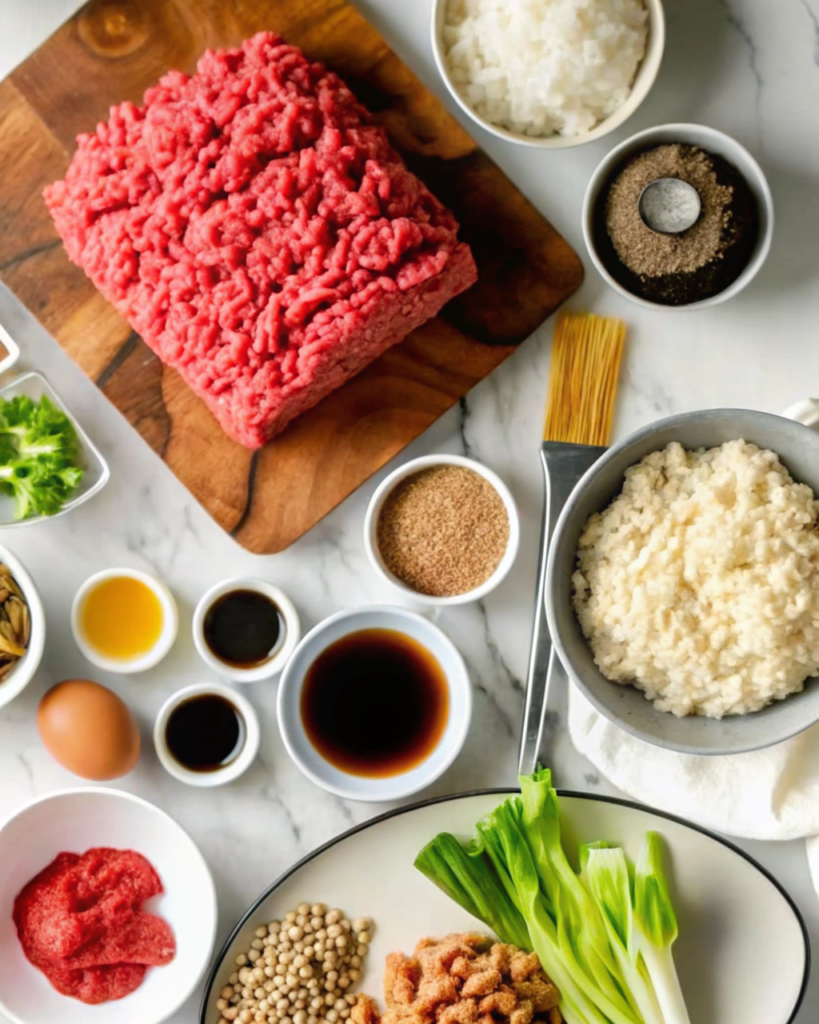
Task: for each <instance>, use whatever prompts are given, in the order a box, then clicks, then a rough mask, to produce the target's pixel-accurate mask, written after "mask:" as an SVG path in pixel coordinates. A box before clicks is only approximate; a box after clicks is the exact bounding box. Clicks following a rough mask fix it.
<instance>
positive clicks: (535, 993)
mask: <svg viewBox="0 0 819 1024" xmlns="http://www.w3.org/2000/svg"><path fill="white" fill-rule="evenodd" d="M384 997H385V1000H386V1004H387V1009H386V1012H385V1013H384V1015H383V1017H382V1018H381V1024H561V1021H562V1020H563V1018H562V1016H561V1014H560V1011H559V1009H558V1003H559V1001H560V993H559V992H558V990H557V988H556V987H555V986H554V985H553V984H552V982H551V981H550V980H549V979H548V978H547V977H546V974H545V973H544V971H543V969H542V968H541V966H540V961H539V960H538V958H537V956H536V955H535V954H534V953H524V952H523V951H522V950H520V949H518V948H517V947H516V946H509V945H506V944H504V943H501V942H496V943H493V942H492V940H491V939H488V938H486V937H485V936H482V935H471V934H464V935H448V936H447V937H446V938H445V939H440V940H437V939H422V940H421V941H420V942H419V943H418V945H417V946H416V948H415V953H414V955H413V956H411V957H408V956H404V954H403V953H391V954H390V955H389V956H388V957H387V964H386V968H385V972H384ZM367 1002H368V1003H371V1000H368V1001H367ZM360 1003H361V1000H359V1004H360ZM376 1013H377V1011H376V1009H375V1007H374V1006H372V1005H368V1006H367V1007H366V1008H363V1007H362V1008H361V1009H359V1005H357V1006H356V1007H355V1008H354V1009H353V1012H352V1014H351V1016H352V1019H353V1024H377V1017H374V1016H373V1014H376Z"/></svg>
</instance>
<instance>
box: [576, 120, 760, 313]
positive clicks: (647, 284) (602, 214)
mask: <svg viewBox="0 0 819 1024" xmlns="http://www.w3.org/2000/svg"><path fill="white" fill-rule="evenodd" d="M773 222H774V214H773V199H772V197H771V191H770V188H769V187H768V183H767V181H766V179H765V175H764V173H763V171H762V169H761V168H760V166H759V164H758V163H757V162H756V160H755V159H754V158H753V156H751V154H750V153H749V152H748V150H747V149H745V148H744V147H743V146H741V145H740V144H739V142H737V141H736V140H735V139H732V138H731V137H730V136H729V135H725V134H724V133H723V132H720V131H717V130H716V129H714V128H708V127H706V126H704V125H696V124H668V125H662V126H660V127H657V128H649V129H648V130H647V131H644V132H640V133H638V134H637V135H634V136H632V137H631V138H630V139H626V141H625V142H623V143H621V144H620V145H619V146H617V147H616V148H615V149H613V150H612V151H611V153H609V155H608V156H607V157H606V158H605V160H603V162H602V163H601V164H600V166H599V167H598V168H597V170H596V171H595V173H594V174H593V175H592V179H591V181H590V183H589V187H588V189H587V191H586V199H585V202H584V205H583V234H584V237H585V240H586V245H587V247H588V250H589V254H590V255H591V258H592V260H593V262H594V264H595V266H596V267H597V269H598V270H599V271H600V273H601V274H602V276H603V277H604V278H605V279H606V280H607V281H608V283H609V284H610V285H611V286H612V287H613V288H615V289H616V290H617V291H619V292H620V293H621V294H622V295H625V296H627V297H628V298H630V299H631V300H632V301H634V302H637V303H639V304H640V305H642V306H648V307H650V308H652V309H658V308H659V309H663V308H666V309H667V308H672V309H673V308H676V309H687V310H691V309H702V308H703V307H705V306H712V305H715V304H716V303H718V302H725V300H726V299H730V298H732V297H733V296H735V295H737V294H738V293H739V292H740V291H742V289H743V288H745V286H746V285H747V284H749V283H750V281H751V280H752V279H753V278H754V277H755V276H756V274H757V272H758V271H759V270H760V268H761V267H762V264H763V263H764V262H765V259H766V258H767V256H768V252H769V250H770V247H771V238H772V235H773Z"/></svg>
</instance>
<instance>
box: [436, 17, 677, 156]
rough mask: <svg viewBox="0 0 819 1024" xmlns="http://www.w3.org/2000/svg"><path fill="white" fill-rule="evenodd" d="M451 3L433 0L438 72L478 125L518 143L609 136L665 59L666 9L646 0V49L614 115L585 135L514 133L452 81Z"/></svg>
mask: <svg viewBox="0 0 819 1024" xmlns="http://www.w3.org/2000/svg"><path fill="white" fill-rule="evenodd" d="M449 2H450V0H433V5H432V53H433V56H434V57H435V64H436V65H437V67H438V73H439V74H440V76H441V78H442V79H443V80H444V84H445V85H446V87H447V89H448V90H449V93H450V95H451V96H452V98H453V99H454V100H455V102H456V103H457V104H458V106H459V107H460V108H461V110H463V111H464V113H465V114H467V115H468V116H469V117H470V118H471V119H472V120H473V121H474V122H475V124H478V125H480V127H481V128H483V129H484V130H485V131H487V132H490V134H492V135H494V136H496V137H497V138H499V139H506V140H507V141H509V142H517V143H518V144H519V145H523V146H532V147H535V148H538V149H568V148H570V147H571V146H582V145H583V144H585V143H586V142H594V141H595V140H596V139H602V138H603V136H604V135H608V134H609V132H613V131H614V129H615V128H619V127H620V125H621V124H623V123H624V122H625V121H627V120H628V119H629V118H630V117H631V116H632V114H634V113H635V112H636V111H637V109H638V108H639V107H640V106H641V105H642V103H643V100H645V98H646V96H648V94H649V93H650V92H651V89H652V87H653V85H654V82H655V81H656V79H657V74H658V73H659V70H660V65H661V64H662V61H663V52H664V51H665V11H664V9H663V4H662V0H645V4H646V7H647V8H648V17H649V29H648V41H647V43H646V52H645V55H644V57H643V59H642V61H641V63H640V66H639V68H638V69H637V74H636V76H635V78H634V83H633V84H632V87H631V92H630V93H629V95H628V97H627V99H626V101H625V103H623V104H622V106H620V107H618V108H617V110H615V111H614V113H613V114H611V115H610V116H609V117H607V118H605V120H603V121H601V122H600V124H598V125H596V126H595V127H594V128H592V130H591V131H589V132H584V133H583V134H582V135H547V136H542V137H538V136H536V135H519V134H518V133H517V132H510V131H508V130H507V129H506V128H500V127H499V126H498V125H496V124H492V123H491V121H486V120H484V118H482V117H481V116H480V115H479V114H477V113H476V112H475V111H474V110H473V109H472V107H470V106H469V104H468V103H467V102H466V100H465V99H464V98H463V96H461V94H460V92H459V91H458V89H457V88H456V86H455V83H454V82H453V81H452V78H451V76H450V73H449V66H448V64H447V59H446V48H445V47H444V42H443V33H444V15H445V13H446V6H447V4H448V3H449Z"/></svg>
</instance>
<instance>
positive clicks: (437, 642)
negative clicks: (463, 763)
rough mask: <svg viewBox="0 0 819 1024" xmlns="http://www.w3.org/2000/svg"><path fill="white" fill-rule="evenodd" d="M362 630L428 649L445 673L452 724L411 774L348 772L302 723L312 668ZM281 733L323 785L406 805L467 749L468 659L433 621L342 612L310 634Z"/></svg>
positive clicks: (283, 701)
mask: <svg viewBox="0 0 819 1024" xmlns="http://www.w3.org/2000/svg"><path fill="white" fill-rule="evenodd" d="M362 629H392V630H395V631H396V632H399V633H403V634H404V635H405V636H408V637H411V638H412V639H413V640H415V641H416V642H417V643H419V644H421V645H422V646H423V647H425V648H426V649H427V650H428V651H429V652H430V653H431V654H432V655H433V656H434V657H435V658H437V660H438V663H439V664H440V666H441V668H442V669H443V672H444V675H445V676H446V680H447V684H448V687H449V719H448V721H447V725H446V728H445V730H444V735H443V736H442V738H441V741H440V743H439V744H438V746H437V747H436V748H435V750H433V752H432V753H431V754H430V755H429V757H427V758H426V760H424V761H422V762H421V764H419V765H417V766H416V767H415V768H412V769H411V770H410V771H407V772H403V773H402V774H400V775H392V776H390V777H388V778H379V779H373V778H367V777H365V776H361V775H351V774H349V773H348V772H343V771H341V770H340V769H338V768H336V767H335V766H334V765H332V764H330V763H329V762H328V761H326V760H325V759H324V758H323V757H322V755H321V754H320V753H319V752H318V751H317V750H316V748H315V747H314V746H313V744H312V743H311V742H310V740H309V738H308V736H307V733H306V732H305V730H304V725H303V723H302V718H301V695H302V689H303V686H304V679H305V676H306V674H307V671H308V669H309V668H310V666H311V665H312V664H313V662H314V661H315V660H316V658H317V657H318V656H319V655H320V654H321V653H322V651H324V650H326V649H327V648H328V647H329V646H330V645H331V644H334V643H335V642H336V641H337V640H341V638H342V637H345V636H349V634H350V633H357V632H358V631H359V630H362ZM278 716H279V728H280V729H281V734H282V739H283V740H284V745H285V747H286V748H287V752H288V753H289V754H290V756H291V757H292V758H293V760H294V761H295V762H296V764H297V765H298V766H299V768H301V770H302V771H303V772H304V774H305V775H306V776H307V777H308V778H309V779H312V781H313V782H315V783H316V785H317V786H321V787H322V788H323V789H326V790H328V791H329V792H330V793H335V794H336V796H341V797H346V798H347V799H349V800H362V801H366V802H378V801H382V800H400V799H402V798H403V797H407V796H410V795H411V794H412V793H417V792H418V791H419V790H421V789H424V788H426V787H427V786H429V785H431V784H432V783H433V782H434V781H435V780H436V779H437V778H438V777H439V776H441V775H443V773H444V772H445V771H446V770H447V768H449V766H450V765H451V764H452V762H453V761H454V760H455V758H456V757H457V756H458V753H459V752H460V750H461V747H462V746H463V745H464V741H465V740H466V737H467V733H468V732H469V723H470V719H471V717H472V687H471V685H470V683H469V675H468V673H467V670H466V665H465V664H464V660H463V658H462V657H461V655H460V653H459V652H458V650H457V648H456V647H455V645H454V644H453V643H452V641H451V640H450V639H449V638H448V637H447V636H446V635H445V634H444V633H442V632H441V630H440V629H439V628H438V627H437V626H436V625H435V624H434V623H432V622H430V621H429V620H428V619H425V618H424V617H423V616H421V615H418V614H416V613H415V612H411V611H407V610H406V609H405V608H392V607H389V606H387V605H383V606H376V607H370V608H357V609H355V610H354V611H343V612H338V613H337V614H336V615H331V616H330V618H329V619H325V620H324V622H321V623H319V625H318V626H315V627H314V628H313V629H311V630H310V632H309V633H307V634H306V636H305V637H304V639H303V640H302V642H301V643H300V644H299V646H298V647H297V648H296V652H295V654H294V655H293V657H292V658H291V659H290V663H289V664H288V666H287V668H286V669H285V670H284V674H283V675H282V678H281V681H280V683H279V697H278Z"/></svg>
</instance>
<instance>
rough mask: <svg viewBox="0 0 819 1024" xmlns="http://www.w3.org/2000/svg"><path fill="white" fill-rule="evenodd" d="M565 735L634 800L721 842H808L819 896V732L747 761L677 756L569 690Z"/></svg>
mask: <svg viewBox="0 0 819 1024" xmlns="http://www.w3.org/2000/svg"><path fill="white" fill-rule="evenodd" d="M569 732H570V734H571V738H572V742H573V743H574V745H575V747H576V748H577V749H578V750H579V751H580V753H581V754H583V755H584V757H586V758H587V759H588V760H589V761H591V763H592V764H593V765H594V766H595V768H597V770H598V771H600V772H601V773H602V774H603V775H605V776H606V778H607V779H609V780H610V781H611V782H613V783H614V785H615V786H617V788H618V789H621V790H622V791H623V792H624V793H625V794H626V795H627V796H630V797H632V798H633V799H634V800H639V801H641V802H643V803H646V804H649V805H650V806H652V807H657V808H659V809H660V810H663V811H668V812H669V813H671V814H677V815H679V816H680V817H682V818H687V819H689V820H690V821H694V822H696V823H697V824H699V825H704V826H705V827H706V828H710V829H712V830H713V831H715V832H724V833H725V834H726V835H732V836H741V837H743V838H745V839H801V838H803V837H804V838H807V839H808V860H809V862H810V867H811V873H812V875H813V881H814V885H815V886H816V888H817V890H819V725H815V726H813V727H812V728H810V729H808V730H807V731H806V732H803V733H802V734H801V735H800V736H797V737H795V738H794V739H792V740H787V741H786V742H785V743H779V744H777V745H776V746H774V747H768V748H767V750H756V751H754V752H753V753H750V754H734V755H732V756H730V757H697V756H694V755H691V754H677V753H675V752H674V751H671V750H662V749H661V748H660V747H655V746H652V745H651V744H650V743H645V742H643V740H638V739H636V738H635V737H634V736H631V735H629V734H628V733H627V732H624V730H622V729H621V728H619V726H616V725H614V724H613V723H612V722H610V721H609V720H608V719H607V718H604V717H603V716H602V715H600V714H599V713H598V712H597V711H595V709H594V708H593V707H592V706H591V704H589V702H588V701H587V700H586V698H585V697H584V696H583V695H582V694H581V693H579V692H578V690H577V689H576V687H574V686H571V687H570V696H569Z"/></svg>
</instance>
